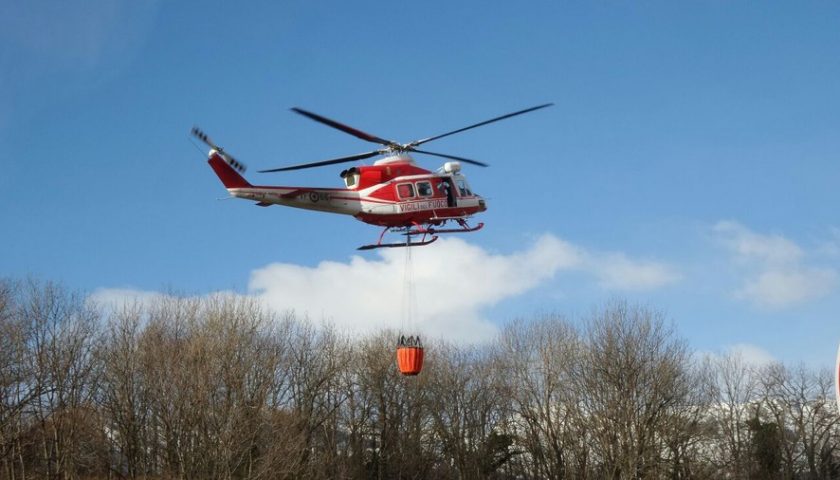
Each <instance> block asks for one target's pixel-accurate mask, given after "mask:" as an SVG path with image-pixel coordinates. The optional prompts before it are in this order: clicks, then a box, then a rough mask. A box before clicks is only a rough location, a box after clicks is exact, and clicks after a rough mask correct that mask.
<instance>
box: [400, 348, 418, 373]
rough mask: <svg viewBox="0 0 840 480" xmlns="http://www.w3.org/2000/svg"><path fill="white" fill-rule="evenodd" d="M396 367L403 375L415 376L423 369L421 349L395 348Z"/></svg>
mask: <svg viewBox="0 0 840 480" xmlns="http://www.w3.org/2000/svg"><path fill="white" fill-rule="evenodd" d="M397 366H398V367H399V369H400V373H402V374H403V375H417V374H418V373H420V370H422V369H423V347H405V346H399V347H397Z"/></svg>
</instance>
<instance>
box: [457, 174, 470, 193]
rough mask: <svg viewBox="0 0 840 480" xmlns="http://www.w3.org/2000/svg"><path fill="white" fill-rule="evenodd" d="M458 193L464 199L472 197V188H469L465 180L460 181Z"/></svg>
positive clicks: (460, 179)
mask: <svg viewBox="0 0 840 480" xmlns="http://www.w3.org/2000/svg"><path fill="white" fill-rule="evenodd" d="M458 192H459V193H460V194H461V196H462V197H466V196H469V195H472V192H471V191H470V187H468V186H467V182H466V181H465V180H464V179H463V178H459V179H458Z"/></svg>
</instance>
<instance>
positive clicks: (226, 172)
mask: <svg viewBox="0 0 840 480" xmlns="http://www.w3.org/2000/svg"><path fill="white" fill-rule="evenodd" d="M232 161H235V160H232ZM207 163H209V164H210V167H212V168H213V171H214V172H216V175H217V176H218V177H219V180H221V181H222V184H223V185H224V186H225V188H247V187H250V186H251V184H250V183H248V181H247V180H245V178H244V177H243V176H242V175H240V174H239V172H237V171H236V169H234V168H233V166H231V164H230V161H226V159H225V158H224V156H223V154H221V153H219V152H218V151H216V150H215V149H214V150H210V158H209V159H208V160H207Z"/></svg>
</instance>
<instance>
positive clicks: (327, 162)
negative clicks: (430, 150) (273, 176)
mask: <svg viewBox="0 0 840 480" xmlns="http://www.w3.org/2000/svg"><path fill="white" fill-rule="evenodd" d="M380 153H381V152H380V151H379V150H376V151H373V152H367V153H360V154H358V155H350V156H349V157H341V158H333V159H332V160H324V161H322V162H313V163H301V164H299V165H291V166H289V167H280V168H272V169H271V170H259V172H260V173H269V172H286V171H289V170H302V169H304V168H313V167H323V166H324V165H333V164H335V163H344V162H352V161H353V160H364V159H365V158H370V157H375V156H377V155H379V154H380Z"/></svg>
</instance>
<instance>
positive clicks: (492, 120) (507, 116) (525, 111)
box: [409, 103, 554, 147]
mask: <svg viewBox="0 0 840 480" xmlns="http://www.w3.org/2000/svg"><path fill="white" fill-rule="evenodd" d="M552 105H554V104H553V103H546V104H544V105H537V106H536V107H531V108H526V109H525V110H520V111H518V112H513V113H508V114H507V115H502V116H501V117H496V118H491V119H490V120H485V121H483V122H481V123H476V124H475V125H470V126H469V127H464V128H459V129H458V130H453V131H451V132H446V133H442V134H440V135H435V136H434V137H429V138H424V139H422V140H417V141H414V142H411V143H410V144H409V146H411V147H416V146H417V145H422V144H424V143H426V142H431V141H432V140H437V139H439V138H443V137H448V136H449V135H454V134H456V133H461V132H463V131H465V130H469V129H471V128H476V127H481V126H484V125H487V124H488V123H493V122H498V121H499V120H504V119H506V118H510V117H515V116H517V115H522V114H523V113H528V112H533V111H534V110H539V109H541V108H545V107H550V106H552Z"/></svg>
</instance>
